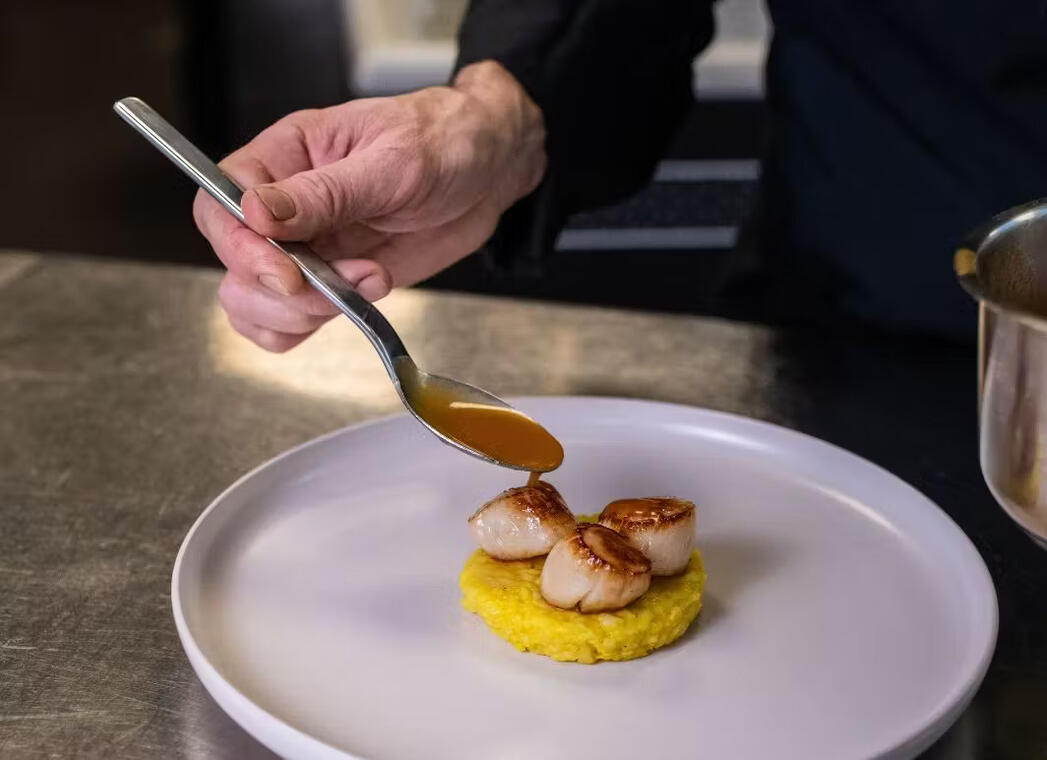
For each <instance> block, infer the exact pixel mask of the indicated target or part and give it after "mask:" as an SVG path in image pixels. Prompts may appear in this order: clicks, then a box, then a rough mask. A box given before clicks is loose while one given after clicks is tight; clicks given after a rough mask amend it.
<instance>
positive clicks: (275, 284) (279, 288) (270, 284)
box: [258, 274, 291, 296]
mask: <svg viewBox="0 0 1047 760" xmlns="http://www.w3.org/2000/svg"><path fill="white" fill-rule="evenodd" d="M258 282H260V283H262V284H263V285H264V286H265V287H267V288H269V290H272V291H273V292H275V293H279V294H280V295H282V296H289V295H291V291H290V290H288V288H287V286H286V285H284V283H283V280H281V279H280V278H279V277H277V276H276V275H275V274H260V275H258Z"/></svg>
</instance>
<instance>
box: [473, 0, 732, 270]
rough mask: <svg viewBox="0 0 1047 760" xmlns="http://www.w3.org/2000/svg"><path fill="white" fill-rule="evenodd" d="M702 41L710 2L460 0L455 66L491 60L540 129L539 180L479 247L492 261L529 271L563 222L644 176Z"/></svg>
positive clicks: (673, 124) (683, 99) (686, 100)
mask: <svg viewBox="0 0 1047 760" xmlns="http://www.w3.org/2000/svg"><path fill="white" fill-rule="evenodd" d="M712 34H713V17H712V0H653V1H652V0H471V2H470V5H469V9H468V11H467V12H466V15H465V18H464V20H463V22H462V26H461V29H460V31H459V55H458V62H457V65H456V70H457V69H460V68H461V67H463V66H466V65H467V64H470V63H475V62H477V61H482V60H487V59H493V60H496V61H498V62H499V63H501V64H502V65H503V66H505V67H506V68H507V69H508V70H509V71H510V72H512V74H513V75H514V76H515V77H516V78H517V79H518V80H519V81H520V83H521V84H522V85H523V86H524V88H525V89H526V90H527V92H528V93H529V94H530V95H531V97H532V98H533V99H534V101H535V102H536V103H537V104H538V105H539V107H541V109H542V113H543V116H544V118H545V127H546V132H547V138H546V152H547V153H548V156H549V166H548V169H547V171H546V175H545V179H544V180H543V181H542V184H541V185H540V186H539V187H538V189H537V190H535V192H534V193H532V194H531V195H529V196H527V197H526V198H524V199H522V200H521V201H519V202H518V203H517V204H516V205H514V206H513V207H512V208H511V209H509V210H508V211H507V212H506V213H505V214H504V215H503V216H502V221H501V223H500V224H499V227H498V230H497V231H496V232H495V235H494V237H492V238H491V241H490V242H489V243H488V245H487V253H488V255H489V256H491V257H492V260H493V261H494V262H495V263H497V264H499V265H501V266H506V265H511V266H513V268H515V269H517V270H522V271H527V270H529V269H534V268H536V267H537V265H538V264H539V263H540V260H541V257H542V256H543V255H544V253H545V252H546V251H548V250H550V249H551V248H552V244H553V242H554V240H555V238H556V235H557V234H558V233H559V231H560V229H561V228H562V227H563V225H564V223H565V221H566V220H567V217H568V215H569V214H571V213H573V212H575V211H578V210H580V209H583V208H587V207H591V206H598V205H603V204H607V203H612V202H614V201H617V200H619V199H621V198H624V197H625V196H627V195H629V194H631V193H632V192H635V191H636V190H638V189H639V188H641V187H642V186H643V185H644V184H646V183H647V182H648V181H649V180H650V177H651V174H652V172H653V170H654V167H655V164H656V163H657V162H658V159H659V158H660V157H661V156H662V154H663V153H664V151H665V148H666V145H667V143H668V141H669V139H670V138H671V136H672V134H673V132H674V130H675V129H676V128H677V126H678V125H679V123H680V122H681V121H682V119H683V117H684V115H685V114H686V113H687V110H688V108H689V106H690V104H691V100H692V82H691V79H692V77H691V72H692V68H691V66H692V61H693V60H694V58H695V56H697V55H698V53H699V52H701V50H702V49H703V48H704V47H705V46H706V45H707V44H708V42H709V40H710V39H711V38H712Z"/></svg>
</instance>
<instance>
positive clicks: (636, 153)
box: [458, 0, 1047, 335]
mask: <svg viewBox="0 0 1047 760" xmlns="http://www.w3.org/2000/svg"><path fill="white" fill-rule="evenodd" d="M768 6H769V11H770V15H771V19H772V21H773V24H774V30H775V31H774V37H773V41H772V44H771V49H770V56H769V59H768V61H767V72H766V92H767V96H766V103H767V112H768V117H769V124H770V126H769V138H768V140H767V144H766V146H765V152H764V156H763V171H762V179H761V192H760V202H759V204H758V209H756V210H755V217H754V228H753V234H752V235H750V236H748V237H749V238H750V239H753V240H755V241H757V244H758V245H757V247H758V250H759V251H760V254H761V259H762V261H763V262H764V264H765V266H766V269H767V271H768V272H770V273H771V274H772V275H773V280H772V281H773V283H774V285H773V287H772V288H771V290H770V291H769V292H768V297H769V298H771V299H772V300H774V301H775V303H776V305H777V308H778V309H779V311H780V313H781V314H782V315H783V316H784V317H785V318H795V319H802V320H808V319H810V320H819V321H826V320H836V319H849V320H856V321H859V322H865V323H871V324H875V325H878V326H881V327H886V328H897V329H904V330H910V331H920V332H931V333H939V334H942V333H944V334H953V335H970V334H972V321H971V320H972V316H973V305H972V304H971V303H969V301H968V299H967V297H966V296H965V295H964V294H963V292H962V291H961V290H960V288H959V287H958V286H957V285H956V283H955V279H954V277H953V274H952V266H951V262H952V254H953V249H954V245H955V243H956V242H957V241H958V239H959V238H960V237H961V236H962V235H963V234H964V233H965V232H966V231H967V230H968V229H969V228H971V227H973V226H975V225H976V224H978V223H980V222H982V221H984V220H985V219H987V218H988V217H990V216H992V215H993V214H995V213H997V212H999V211H1001V210H1003V209H1006V208H1008V207H1010V206H1013V205H1016V204H1018V203H1021V202H1024V201H1028V200H1031V199H1033V198H1036V197H1040V196H1045V195H1047V0H982V1H981V2H967V1H965V0H769V2H768ZM711 7H712V6H711V3H710V2H707V1H705V0H472V3H471V5H470V7H469V10H468V12H467V14H466V17H465V20H464V22H463V24H462V27H461V32H460V54H459V62H458V65H459V67H460V66H462V65H465V64H467V63H471V62H474V61H479V60H483V59H495V60H497V61H499V62H501V63H502V64H503V65H505V66H506V68H508V69H509V70H510V71H511V72H512V73H513V74H514V75H515V76H516V77H517V79H519V80H520V82H521V83H522V84H523V86H524V87H525V88H526V89H527V91H528V92H529V93H530V94H531V96H532V97H533V98H534V99H535V101H536V102H537V103H538V105H539V106H541V108H542V109H543V113H544V115H545V120H546V128H547V131H548V140H547V150H548V154H549V169H548V172H547V175H546V179H545V181H544V182H543V184H542V185H541V186H540V187H539V189H538V190H537V191H536V192H535V193H534V194H532V196H529V197H528V198H526V199H524V200H523V201H521V202H520V203H518V204H517V205H516V206H515V207H514V208H513V209H511V210H510V211H509V212H507V214H506V215H504V217H503V220H502V224H501V226H500V228H499V230H498V232H497V233H496V235H495V237H494V238H493V239H492V241H491V248H492V250H493V253H494V255H495V256H496V257H497V258H499V259H500V260H501V261H503V263H512V264H513V265H515V266H525V267H526V266H527V265H528V264H533V263H536V262H538V261H539V260H540V258H541V256H542V255H543V254H544V253H545V252H546V251H548V250H549V249H550V248H551V247H552V242H553V240H554V238H555V236H556V234H557V232H558V231H559V229H560V228H561V227H562V225H563V224H564V222H565V221H566V218H567V216H568V215H569V214H570V213H572V212H574V211H577V210H579V209H582V208H585V207H588V206H593V205H599V204H604V203H608V202H612V201H614V200H617V199H620V198H622V197H624V196H625V195H628V194H629V193H631V192H633V191H635V190H637V189H638V188H640V187H642V186H643V184H645V183H646V182H647V181H648V180H649V178H650V176H651V173H652V171H653V169H654V166H655V164H656V162H657V161H658V159H659V157H660V156H661V155H662V153H663V151H664V150H665V147H666V145H667V142H668V140H669V139H670V137H671V136H672V134H673V132H674V130H675V128H676V127H677V126H678V124H679V123H680V121H681V120H682V118H683V116H684V115H685V114H686V113H687V111H688V108H689V106H690V103H691V97H692V95H691V93H692V88H691V71H692V70H691V62H692V60H693V59H694V57H695V56H696V55H698V54H699V53H700V52H701V50H702V49H703V48H704V47H705V46H706V45H707V44H708V42H709V40H710V39H711V38H712V35H713V31H714V23H713V17H712V11H711ZM1044 255H1047V251H1045V252H1044Z"/></svg>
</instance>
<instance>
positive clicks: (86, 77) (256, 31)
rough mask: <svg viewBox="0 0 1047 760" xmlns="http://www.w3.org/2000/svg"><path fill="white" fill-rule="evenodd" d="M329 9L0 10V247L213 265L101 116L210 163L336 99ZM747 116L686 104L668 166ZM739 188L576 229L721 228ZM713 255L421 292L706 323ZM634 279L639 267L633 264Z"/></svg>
mask: <svg viewBox="0 0 1047 760" xmlns="http://www.w3.org/2000/svg"><path fill="white" fill-rule="evenodd" d="M344 39H345V35H344V34H343V22H342V16H341V6H340V3H339V2H337V0H295V1H294V2H286V1H285V2H281V1H280V0H255V1H254V2H252V1H250V0H222V1H221V2H207V1H206V0H191V1H189V0H185V1H182V2H179V1H177V0H151V1H150V2H142V3H132V2H118V1H117V0H82V1H80V2H77V1H76V0H5V2H4V3H2V4H0V56H2V57H0V103H2V104H3V118H2V119H0V146H3V148H2V157H3V160H4V164H5V171H4V177H5V180H4V182H3V184H2V185H0V210H2V212H0V218H2V219H3V226H2V230H0V248H22V249H32V250H38V251H56V252H64V253H84V254H91V255H96V256H106V257H120V258H134V259H147V260H155V261H170V262H184V263H191V264H204V265H217V262H216V261H215V259H214V258H213V255H212V254H211V252H210V250H209V248H208V247H207V246H206V245H205V244H204V242H203V240H202V239H201V238H200V237H199V236H198V235H197V234H196V232H195V230H194V228H193V226H192V220H191V217H190V211H189V209H190V203H191V199H192V195H193V188H192V187H191V186H190V184H189V183H188V181H187V180H185V179H184V178H183V177H181V176H180V175H179V174H178V172H176V171H175V170H173V168H172V167H171V166H169V165H168V164H167V163H166V162H165V161H164V160H163V159H162V158H161V157H160V156H159V154H157V153H156V152H155V151H154V150H153V149H152V148H150V147H148V146H147V145H146V143H145V142H144V141H143V140H142V139H141V138H140V137H138V136H137V135H135V134H134V133H133V132H131V131H130V130H129V129H128V128H127V127H126V126H125V125H124V124H123V123H122V122H121V121H119V120H118V119H117V118H116V117H115V116H114V115H113V114H112V112H111V110H110V106H111V104H112V102H113V101H114V100H116V99H118V98H120V97H124V96H127V95H137V96H139V97H141V98H143V99H144V100H146V101H147V102H149V103H150V104H152V105H153V106H154V107H155V108H156V109H157V110H159V111H160V112H161V113H162V114H164V115H165V116H166V117H167V118H168V119H169V120H170V121H171V122H172V123H174V124H175V125H176V126H178V127H180V128H181V129H182V130H183V131H184V132H185V133H186V134H187V135H188V136H189V137H190V138H191V139H192V140H194V141H195V142H197V143H198V144H199V145H200V146H201V147H203V148H205V150H207V151H208V152H209V153H210V154H211V155H212V156H220V155H223V154H224V153H227V152H229V151H230V150H232V149H234V148H235V147H237V146H238V145H240V144H242V143H243V142H244V141H246V140H247V139H249V138H250V137H251V136H252V135H253V134H255V133H256V132H258V131H259V130H260V129H262V128H263V127H265V126H266V125H268V124H269V123H271V122H272V121H274V120H275V119H277V118H279V117H280V116H282V115H284V114H286V113H288V112H289V111H292V110H295V109H299V108H305V107H312V106H323V105H328V104H331V103H336V102H339V101H342V100H345V99H347V98H349V97H352V93H351V92H350V91H349V87H348V84H347V80H348V76H347V75H346V71H347V69H346V64H345V62H346V60H347V53H348V51H346V50H345V44H346V43H345V42H344ZM762 122H763V118H762V109H761V105H760V103H758V102H755V101H752V102H724V101H704V100H703V102H702V104H701V105H700V106H698V105H696V106H695V109H694V112H693V113H692V115H691V117H690V118H689V120H688V123H687V124H685V125H684V127H683V128H682V130H681V133H680V135H679V137H678V139H677V141H676V144H675V145H674V146H673V148H672V150H671V151H670V157H674V158H751V157H753V156H755V155H757V154H758V152H759V145H760V139H761V131H762ZM752 195H753V183H752V182H748V181H743V182H714V183H704V182H693V183H671V184H668V185H666V184H661V183H660V184H655V185H652V187H651V188H650V189H649V190H648V191H646V192H644V193H641V194H640V195H639V196H638V197H636V198H634V199H633V200H631V201H630V202H628V203H626V204H623V205H622V206H620V207H616V208H613V209H608V210H603V211H600V212H598V213H595V214H589V215H586V216H583V217H580V218H579V219H577V220H575V222H573V223H572V224H573V226H575V227H583V228H593V227H600V228H611V229H614V228H616V227H623V226H624V227H637V226H646V225H656V226H657V225H663V226H673V225H676V224H680V225H688V224H694V223H695V219H694V213H695V209H696V208H698V209H701V216H702V218H701V219H698V220H697V221H698V223H700V224H709V225H714V226H723V225H735V224H737V223H738V222H739V221H740V220H741V219H742V218H743V217H744V215H745V213H746V210H747V208H748V207H749V203H750V201H751V198H752ZM729 253H730V252H729V251H727V250H725V249H723V248H712V249H710V248H704V249H702V250H686V249H685V250H680V249H674V250H657V249H644V250H635V249H633V250H600V249H598V248H597V249H590V250H571V251H563V252H559V253H557V254H555V255H554V256H553V257H552V258H551V259H550V262H549V265H548V267H547V268H546V271H545V272H544V273H542V274H541V275H540V276H537V277H531V278H528V279H510V278H508V277H506V276H504V275H495V274H493V273H491V272H490V271H488V270H487V269H486V268H485V267H483V266H482V265H481V262H480V260H479V258H478V257H477V258H471V259H467V260H466V261H464V262H462V263H461V264H459V265H458V266H456V267H455V268H453V269H452V270H450V271H448V272H446V273H444V274H442V275H439V276H438V277H437V278H435V280H434V281H433V282H431V283H428V284H427V286H429V287H440V288H450V289H458V290H465V291H474V292H496V293H512V294H516V295H522V296H529V297H539V298H551V299H556V300H567V301H578V302H588V303H601V304H609V305H618V306H627V307H644V308H654V309H662V310H672V311H678V310H684V311H697V312H702V311H708V310H709V309H710V308H711V307H710V304H709V295H710V293H709V292H708V291H709V288H710V287H711V286H710V285H709V284H708V283H709V281H710V278H707V277H705V274H706V273H707V272H710V271H712V268H713V267H715V266H716V264H717V262H718V261H719V260H720V259H722V258H723V257H725V256H728V255H729ZM638 264H639V265H638Z"/></svg>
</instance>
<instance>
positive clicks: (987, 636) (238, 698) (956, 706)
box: [170, 395, 999, 760]
mask: <svg viewBox="0 0 1047 760" xmlns="http://www.w3.org/2000/svg"><path fill="white" fill-rule="evenodd" d="M506 401H508V402H509V403H511V404H513V405H514V406H515V405H516V404H521V405H527V404H529V403H532V402H538V403H542V402H549V401H553V402H581V403H583V404H587V403H593V402H596V403H611V404H624V405H627V406H656V407H660V408H675V409H678V410H681V411H685V412H687V413H691V414H695V413H697V414H699V415H703V416H706V417H707V418H709V419H712V420H716V419H720V420H723V421H725V422H728V423H730V424H733V425H740V426H742V427H749V428H751V429H753V430H761V429H762V430H769V431H771V432H772V433H773V434H775V435H782V434H785V435H786V436H799V437H800V438H802V439H804V440H805V441H806V442H807V443H813V444H815V445H817V446H822V447H828V448H829V449H831V450H834V451H835V453H836V454H838V455H839V454H842V455H843V456H845V457H847V458H850V459H852V460H855V461H857V462H859V463H860V464H861V465H863V466H865V467H868V468H872V470H873V471H875V472H876V473H877V474H878V475H879V476H881V477H886V478H887V479H889V480H891V481H893V482H894V483H895V484H896V485H898V486H901V487H903V488H904V489H905V490H908V491H910V492H911V493H912V494H913V495H915V496H916V500H917V501H922V502H924V503H925V504H926V505H927V506H930V507H931V508H933V512H935V513H937V516H938V518H940V519H942V520H944V522H945V523H946V524H947V526H948V528H947V529H948V530H950V531H951V532H952V538H951V540H952V541H957V540H958V542H959V544H960V545H961V546H963V550H964V551H966V552H968V553H969V554H970V555H971V557H972V559H973V560H974V562H973V565H974V569H975V570H976V571H977V574H978V576H979V577H980V579H981V581H982V585H983V588H982V589H981V591H980V593H979V596H984V597H985V600H986V601H988V608H987V609H986V610H985V613H987V614H986V618H985V619H984V620H983V623H984V626H983V630H982V631H981V633H982V634H983V635H982V637H980V638H981V639H982V640H981V641H979V642H978V643H979V645H980V651H979V655H978V658H977V661H976V662H974V663H970V664H968V663H964V664H965V665H967V673H966V674H965V676H964V678H963V679H962V680H961V681H959V682H958V683H957V684H956V685H955V686H954V688H953V689H952V690H951V691H950V692H949V693H948V694H946V695H945V696H944V697H942V698H941V700H940V701H939V704H938V705H936V706H935V709H934V710H933V711H932V712H931V713H930V715H929V717H928V718H927V719H926V720H924V721H917V722H916V723H917V725H916V727H915V728H911V729H906V730H905V732H903V733H902V734H901V735H900V736H899V737H898V738H897V739H896V740H895V741H894V742H893V743H892V744H891V745H890V746H888V747H886V748H884V749H882V750H878V751H877V754H876V755H873V756H872V758H873V760H875V758H895V757H901V756H905V757H913V756H915V755H917V754H919V753H920V752H922V751H923V750H925V749H927V748H928V747H929V746H930V745H931V744H933V743H934V742H935V741H936V740H937V739H939V738H940V737H941V736H942V735H943V734H944V733H945V732H946V731H947V730H948V729H949V727H951V726H952V725H953V723H954V722H955V721H956V720H957V719H958V718H959V716H960V715H962V713H963V712H964V710H966V709H967V707H968V705H969V704H970V702H971V700H972V699H973V698H974V696H975V694H977V692H978V689H979V688H980V686H981V684H982V681H983V680H984V678H985V674H986V673H987V671H988V669H989V665H990V664H991V662H992V659H993V656H994V654H995V651H996V643H997V638H998V635H999V599H998V597H997V594H996V586H995V583H994V582H993V579H992V574H991V573H990V572H989V569H988V566H987V565H986V564H985V559H984V558H983V557H982V555H981V552H980V551H978V548H977V547H976V546H975V545H974V542H973V541H971V539H970V537H969V536H968V535H967V534H966V533H965V532H964V530H963V529H962V528H961V527H960V526H959V524H957V523H956V521H955V520H953V518H952V516H951V515H949V513H948V512H946V511H945V510H944V509H942V508H941V507H940V506H939V505H938V504H937V503H936V502H935V501H934V500H932V499H931V498H930V497H928V496H927V495H926V494H924V493H923V492H922V491H921V490H920V489H918V488H916V487H915V486H914V485H912V484H911V483H909V482H908V481H906V480H905V479H903V478H902V477H900V476H898V475H896V474H894V473H893V472H891V471H890V470H887V469H886V468H884V467H882V466H880V465H878V464H877V463H875V462H873V461H871V460H869V459H866V458H865V457H863V456H861V455H859V454H856V453H854V452H853V451H850V450H849V449H845V448H843V447H842V446H838V445H837V444H834V443H832V442H830V441H826V440H824V439H822V438H818V437H817V436H814V435H811V434H809V433H805V432H803V431H800V430H796V429H794V428H790V427H786V426H785V425H779V424H777V423H774V422H768V421H766V420H761V419H757V418H755V417H748V416H745V415H742V414H736V413H734V412H727V411H722V410H719V409H712V408H709V407H703V406H693V405H689V404H681V403H675V402H668V401H658V400H654V399H643V398H627V397H621V396H593V395H580V396H566V395H546V396H534V395H532V396H512V397H508V398H506ZM407 417H408V415H407V413H406V412H404V411H396V412H392V413H389V414H384V415H381V416H379V417H374V418H372V419H367V420H363V421H361V422H357V423H353V424H350V425H346V426H343V427H340V428H337V429H335V430H331V431H329V432H327V433H324V434H322V435H319V436H316V437H314V438H310V439H308V440H306V441H303V442H302V443H299V444H296V445H295V446H292V447H291V448H289V449H286V450H285V451H282V452H280V453H279V454H277V455H276V456H274V457H271V458H269V459H267V460H265V461H264V462H261V463H259V464H258V465H256V466H255V467H252V468H251V469H250V470H248V471H247V472H245V473H244V474H243V475H241V476H240V477H238V478H237V479H236V480H235V481H233V482H232V483H230V484H229V485H228V486H226V487H225V488H224V489H223V490H222V491H221V492H220V493H219V494H218V495H217V496H215V497H214V498H213V499H212V500H211V502H210V503H209V504H208V505H207V507H205V508H204V510H203V511H202V512H201V513H200V514H199V515H198V516H197V517H196V519H195V520H194V521H193V523H192V525H191V526H190V528H189V530H188V531H187V532H186V534H185V537H184V538H183V539H182V543H181V544H180V546H179V548H178V553H177V554H176V556H175V561H174V565H173V567H172V570H171V587H170V588H171V608H172V613H173V616H174V619H175V628H176V629H177V632H178V638H179V640H180V642H181V644H182V648H183V650H184V651H185V654H186V657H187V658H188V660H189V663H190V665H191V666H192V668H193V671H194V672H195V674H196V676H197V677H198V678H199V679H200V682H201V683H202V684H203V686H204V688H205V690H206V691H207V693H208V694H209V695H210V697H211V698H212V699H213V700H214V701H215V703H216V704H217V705H218V706H219V707H220V708H221V709H222V711H223V712H225V713H226V715H228V716H229V717H230V718H231V719H232V720H233V722H235V723H236V724H237V725H238V726H240V728H242V729H243V730H244V731H246V732H247V733H248V734H250V735H251V736H252V737H253V738H254V739H256V740H257V741H259V742H260V743H261V744H263V745H264V746H265V747H267V748H268V749H269V750H271V751H273V752H275V753H277V754H278V755H281V756H292V755H285V754H284V753H288V752H295V753H298V752H303V751H304V752H308V753H309V756H310V757H317V758H323V760H376V758H369V757H364V756H362V755H357V754H354V753H352V752H350V751H348V750H344V749H341V748H338V747H335V746H334V745H331V744H328V743H327V742H324V741H322V740H320V739H317V738H316V737H314V736H311V735H310V734H308V733H306V732H305V731H303V730H301V729H298V728H295V727H294V726H292V725H291V724H290V723H287V722H286V721H284V720H283V719H282V718H280V717H278V716H276V715H274V714H272V713H271V712H269V711H268V710H266V709H265V708H263V707H261V706H260V705H258V704H257V703H255V702H254V701H253V700H251V699H250V698H249V697H248V696H247V695H246V694H244V693H243V692H241V691H240V690H239V689H238V688H237V687H236V686H235V685H234V684H233V683H232V682H231V681H229V680H227V679H226V678H224V677H223V676H222V674H221V673H220V672H219V671H218V669H217V668H216V667H215V666H214V665H213V664H212V663H211V662H210V661H209V660H208V658H207V656H206V655H205V654H204V653H203V651H202V650H201V649H200V646H199V644H198V643H197V642H196V639H195V637H194V636H193V634H192V631H191V630H190V629H189V625H188V623H187V622H186V620H185V614H184V612H183V610H182V605H181V584H180V576H181V571H182V564H183V561H184V557H185V555H186V553H187V551H188V548H189V545H190V544H191V542H192V539H193V537H194V535H195V534H196V532H197V530H198V529H199V528H200V527H201V526H202V525H203V523H204V522H205V521H206V520H207V519H208V517H209V516H210V515H211V513H212V512H214V511H215V510H216V509H217V508H218V507H219V505H221V504H223V503H225V502H226V501H227V496H228V495H229V494H231V493H232V492H234V491H235V490H236V489H238V488H240V487H241V486H242V485H243V484H244V483H245V482H247V481H248V480H250V479H251V478H253V477H254V476H255V475H256V474H257V473H259V472H260V471H262V470H264V469H266V468H268V467H271V466H274V465H276V464H277V463H279V462H281V461H282V460H284V459H286V458H290V457H292V456H294V455H296V454H298V453H299V452H301V451H303V450H306V449H308V448H311V447H313V446H321V445H323V444H324V443H326V442H327V441H329V440H331V439H333V438H337V437H339V436H342V435H347V434H352V433H356V432H359V431H362V430H366V429H367V428H370V427H377V426H379V425H383V424H386V423H389V422H392V421H395V420H398V419H402V418H407ZM921 724H922V725H921Z"/></svg>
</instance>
